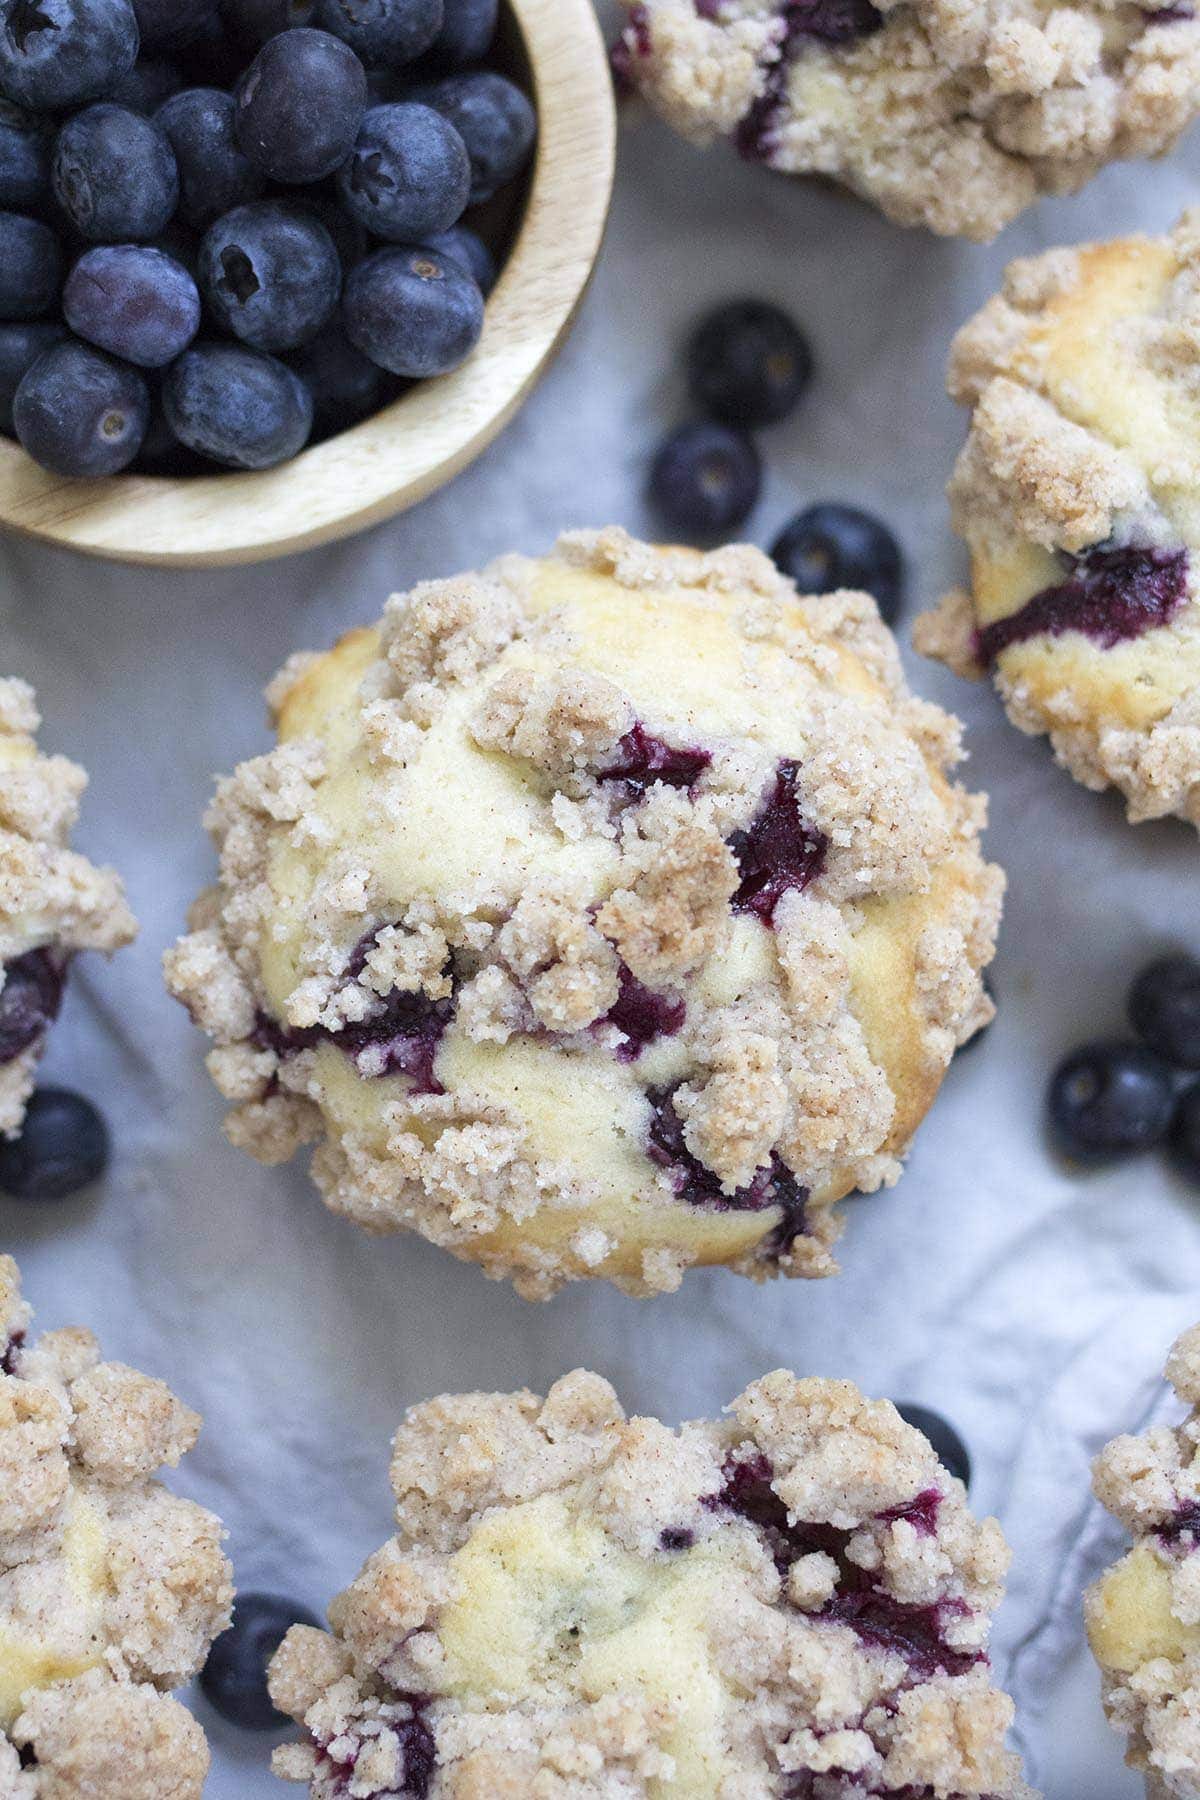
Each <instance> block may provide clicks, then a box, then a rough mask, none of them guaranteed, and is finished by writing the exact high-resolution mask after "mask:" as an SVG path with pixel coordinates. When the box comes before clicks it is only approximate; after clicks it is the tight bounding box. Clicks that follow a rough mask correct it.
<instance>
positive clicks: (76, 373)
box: [13, 338, 150, 476]
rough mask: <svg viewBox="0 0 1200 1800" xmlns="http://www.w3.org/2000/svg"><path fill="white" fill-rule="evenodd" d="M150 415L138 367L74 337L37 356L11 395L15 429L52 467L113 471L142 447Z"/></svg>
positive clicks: (56, 470)
mask: <svg viewBox="0 0 1200 1800" xmlns="http://www.w3.org/2000/svg"><path fill="white" fill-rule="evenodd" d="M149 419H150V395H149V391H148V389H147V387H146V383H145V382H144V381H143V380H142V377H141V376H140V375H139V374H138V372H137V370H136V369H131V368H129V367H128V366H127V365H126V364H125V363H119V362H114V361H113V359H112V358H111V357H109V356H105V355H104V354H103V353H102V352H101V351H99V350H94V349H93V348H92V346H91V345H90V344H80V343H76V342H75V340H74V339H73V338H68V339H67V340H66V341H65V342H63V343H61V344H54V345H52V346H51V348H50V349H49V350H47V351H46V352H45V354H44V355H42V356H39V357H38V360H37V361H36V362H35V363H34V364H33V365H32V367H31V368H30V369H29V370H28V371H27V372H26V374H25V375H24V377H23V378H22V381H21V385H20V387H19V388H18V389H17V393H16V398H15V400H14V401H13V426H14V429H15V431H16V434H17V437H18V438H19V439H20V441H21V443H22V444H23V445H24V447H25V449H26V450H27V451H28V452H29V454H30V456H32V458H33V460H34V462H37V463H41V465H42V467H43V468H44V469H49V470H50V471H51V472H52V473H53V474H55V475H79V476H101V475H116V474H117V473H118V472H119V471H120V470H121V469H124V468H127V467H128V465H129V464H130V463H131V462H132V461H133V459H134V457H135V456H136V455H137V453H138V451H139V450H140V448H141V444H142V439H143V438H144V437H145V435H146V426H147V424H148V423H149Z"/></svg>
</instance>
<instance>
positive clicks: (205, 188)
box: [156, 88, 264, 230]
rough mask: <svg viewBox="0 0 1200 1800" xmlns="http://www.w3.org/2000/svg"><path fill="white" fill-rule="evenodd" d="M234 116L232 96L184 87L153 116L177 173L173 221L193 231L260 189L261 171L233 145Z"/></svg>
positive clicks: (219, 91) (252, 198) (216, 91)
mask: <svg viewBox="0 0 1200 1800" xmlns="http://www.w3.org/2000/svg"><path fill="white" fill-rule="evenodd" d="M235 112H236V108H235V106H234V103H233V95H232V94H226V93H223V92H222V91H221V89H220V88H184V90H183V91H182V93H178V94H175V95H173V96H172V98H171V99H169V100H168V101H167V103H166V105H165V106H162V107H160V108H159V111H158V113H157V114H156V123H157V124H158V125H159V126H160V127H161V129H162V130H163V131H164V132H165V133H166V136H167V141H168V142H169V144H170V146H171V148H172V150H173V151H174V152H175V162H176V165H177V167H178V169H179V217H180V218H181V219H182V220H183V221H184V223H185V224H187V225H193V226H195V227H196V228H197V229H198V230H203V229H204V228H205V227H206V226H208V225H211V224H212V222H213V220H214V219H219V218H220V217H221V214H222V213H227V212H229V211H230V209H231V208H232V207H235V206H244V205H245V204H246V202H247V201H250V200H257V198H258V196H259V195H260V194H261V193H262V190H263V186H264V178H263V176H262V174H261V172H260V171H259V170H258V169H256V168H255V166H254V164H253V163H252V162H251V161H250V158H249V157H248V156H247V155H246V154H245V152H244V151H243V150H242V148H241V146H240V145H239V143H238V141H237V134H236V132H235V130H234V115H235Z"/></svg>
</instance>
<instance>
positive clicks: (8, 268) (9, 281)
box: [0, 212, 62, 319]
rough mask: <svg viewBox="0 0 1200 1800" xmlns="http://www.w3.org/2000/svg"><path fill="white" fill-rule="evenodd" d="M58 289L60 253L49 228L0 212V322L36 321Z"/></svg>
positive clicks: (59, 283)
mask: <svg viewBox="0 0 1200 1800" xmlns="http://www.w3.org/2000/svg"><path fill="white" fill-rule="evenodd" d="M61 285H62V249H61V247H60V245H59V241H58V239H57V237H56V236H55V234H54V233H53V232H52V231H51V229H50V227H49V226H48V225H43V223H42V221H41V220H40V219H27V218H26V217H25V216H24V214H23V213H12V212H0V319H40V318H41V316H42V314H43V313H48V312H49V311H50V308H51V307H52V306H53V305H54V303H55V301H56V300H57V299H58V290H59V288H60V286H61Z"/></svg>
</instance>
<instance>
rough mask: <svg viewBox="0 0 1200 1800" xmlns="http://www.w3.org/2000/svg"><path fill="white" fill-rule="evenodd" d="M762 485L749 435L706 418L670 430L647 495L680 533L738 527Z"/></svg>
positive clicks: (717, 532) (702, 535)
mask: <svg viewBox="0 0 1200 1800" xmlns="http://www.w3.org/2000/svg"><path fill="white" fill-rule="evenodd" d="M761 486H762V463H761V462H760V460H759V455H758V451H757V450H756V449H755V447H754V445H753V443H752V442H751V440H750V439H749V438H748V437H746V436H745V434H744V433H743V432H740V431H733V430H731V429H730V428H729V426H727V425H714V424H708V423H707V422H702V423H698V424H695V425H682V426H680V428H679V430H678V431H673V432H672V433H671V435H670V437H668V438H667V439H666V440H665V442H664V443H663V444H662V446H661V447H660V449H659V451H658V454H657V455H656V456H655V458H654V462H653V464H652V466H651V470H650V498H651V500H652V501H653V503H654V505H655V506H656V507H657V508H658V510H659V512H660V513H661V514H662V516H663V518H664V520H665V521H666V523H667V524H668V525H669V526H670V527H671V529H672V530H673V531H676V532H678V533H679V534H680V535H681V536H683V537H699V538H710V537H719V536H721V535H722V534H723V533H725V532H728V531H734V530H736V529H737V527H738V526H739V525H743V524H744V523H745V521H746V520H747V519H748V518H749V516H750V514H751V513H752V512H753V510H754V506H755V503H756V501H757V500H758V495H759V490H760V488H761Z"/></svg>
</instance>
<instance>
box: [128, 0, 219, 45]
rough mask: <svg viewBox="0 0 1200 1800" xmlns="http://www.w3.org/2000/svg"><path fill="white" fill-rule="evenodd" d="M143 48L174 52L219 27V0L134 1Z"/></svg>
mask: <svg viewBox="0 0 1200 1800" xmlns="http://www.w3.org/2000/svg"><path fill="white" fill-rule="evenodd" d="M132 4H133V10H134V14H135V16H136V18H137V22H138V31H139V33H140V34H141V40H142V49H143V50H154V51H165V52H166V53H167V54H168V55H172V56H173V55H174V54H175V52H176V51H178V50H185V49H186V48H187V47H188V45H189V44H194V43H195V42H196V39H197V38H201V37H203V36H204V35H205V33H206V32H210V31H212V29H213V28H214V26H216V27H219V26H220V8H219V6H218V4H217V0H132Z"/></svg>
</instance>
